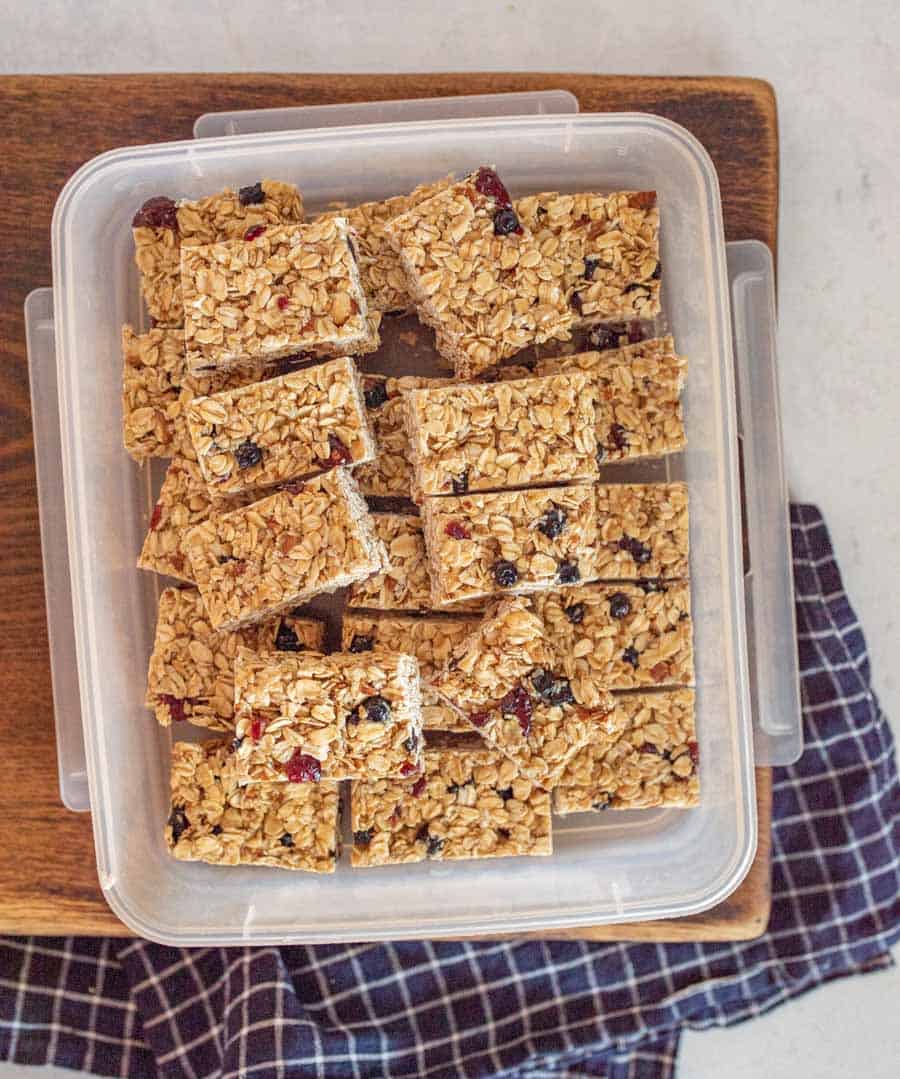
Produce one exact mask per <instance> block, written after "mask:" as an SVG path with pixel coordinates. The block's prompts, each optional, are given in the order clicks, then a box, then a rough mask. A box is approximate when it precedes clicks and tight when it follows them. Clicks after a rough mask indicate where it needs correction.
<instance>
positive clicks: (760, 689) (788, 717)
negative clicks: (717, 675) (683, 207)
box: [726, 240, 803, 765]
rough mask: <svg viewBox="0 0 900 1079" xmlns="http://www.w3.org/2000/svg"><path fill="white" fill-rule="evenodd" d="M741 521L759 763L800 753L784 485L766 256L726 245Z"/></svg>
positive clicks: (789, 760)
mask: <svg viewBox="0 0 900 1079" xmlns="http://www.w3.org/2000/svg"><path fill="white" fill-rule="evenodd" d="M726 247H727V258H728V277H729V283H730V288H731V314H732V335H733V341H734V362H735V376H736V377H735V385H736V387H737V407H738V439H739V443H740V452H741V480H742V484H741V486H742V503H743V504H742V513H743V523H744V561H745V565H744V592H745V601H746V611H747V651H748V661H749V667H750V695H751V702H752V706H753V716H754V749H755V757H756V763H757V764H758V765H784V764H793V763H794V761H796V760H797V758H798V757H799V756H800V754H801V753H802V752H803V721H802V713H801V708H800V675H799V668H798V660H797V627H796V620H795V612H794V581H793V569H792V560H791V528H790V517H789V508H788V491H787V483H786V481H785V476H784V464H783V457H782V451H781V444H782V443H781V416H780V405H779V393H778V356H777V349H776V314H775V271H774V266H773V262H772V253H771V251H770V250H769V248H768V247H767V246H766V245H765V244H763V243H760V242H759V241H757V240H744V241H741V242H738V243H729V244H727V245H726Z"/></svg>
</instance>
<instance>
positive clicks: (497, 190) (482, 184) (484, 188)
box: [475, 166, 512, 206]
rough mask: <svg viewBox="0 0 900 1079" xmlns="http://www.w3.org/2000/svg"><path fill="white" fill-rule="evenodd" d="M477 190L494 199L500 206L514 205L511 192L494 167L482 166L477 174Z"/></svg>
mask: <svg viewBox="0 0 900 1079" xmlns="http://www.w3.org/2000/svg"><path fill="white" fill-rule="evenodd" d="M475 190H476V191H477V192H478V193H479V194H480V195H485V196H487V198H489V199H494V200H495V202H496V203H497V205H498V206H512V199H510V197H509V192H508V191H507V190H506V188H505V187H504V185H503V181H502V180H501V179H500V177H499V176H498V175H497V173H496V172H495V171H494V170H493V169H488V168H485V167H483V166H482V168H480V169H479V170H478V172H477V174H476V176H475Z"/></svg>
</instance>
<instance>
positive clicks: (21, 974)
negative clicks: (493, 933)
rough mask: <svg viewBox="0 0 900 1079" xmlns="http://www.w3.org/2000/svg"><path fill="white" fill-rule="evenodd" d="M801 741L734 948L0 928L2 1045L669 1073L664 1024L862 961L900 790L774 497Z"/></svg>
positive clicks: (796, 515)
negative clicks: (325, 941)
mask: <svg viewBox="0 0 900 1079" xmlns="http://www.w3.org/2000/svg"><path fill="white" fill-rule="evenodd" d="M791 520H792V531H793V551H794V577H795V588H796V604H797V629H798V635H799V649H800V667H801V672H802V683H803V685H802V689H803V710H804V722H805V738H806V751H805V753H804V755H803V757H802V758H801V759H800V761H799V762H798V763H797V764H795V765H793V766H792V767H790V768H778V769H775V777H774V778H775V784H774V806H773V817H774V821H773V840H774V842H773V862H772V892H773V907H772V919H771V922H770V925H769V928H768V931H767V932H766V934H765V936H763V937H761V938H760V939H759V940H756V941H752V942H750V943H746V944H706V945H699V944H671V945H654V944H637V945H619V944H588V943H580V942H566V943H544V942H536V941H528V942H524V943H518V944H517V943H496V942H485V943H455V942H446V943H442V942H419V943H399V944H383V945H333V946H322V947H315V948H306V947H289V948H232V949H222V948H205V949H194V950H181V949H177V948H166V947H162V946H160V945H156V944H150V943H147V942H145V941H140V940H132V941H124V940H110V939H101V940H94V939H87V938H60V939H46V938H36V937H31V938H6V939H0V1058H5V1059H7V1060H14V1061H18V1062H21V1063H26V1064H44V1063H52V1064H57V1065H64V1066H67V1067H70V1068H80V1069H83V1070H85V1071H89V1072H95V1073H97V1074H98V1075H121V1076H145V1075H146V1076H151V1075H165V1076H229V1077H232V1076H233V1077H238V1076H246V1075H253V1076H260V1077H263V1076H270V1075H293V1076H327V1077H329V1079H330V1077H337V1076H356V1077H369V1076H442V1077H443V1076H467V1077H468V1076H497V1075H502V1076H521V1077H532V1079H534V1077H538V1076H542V1077H550V1076H557V1077H562V1076H566V1077H570V1079H571V1077H574V1076H605V1077H608V1079H649V1077H651V1076H652V1077H656V1076H663V1077H665V1076H670V1075H672V1073H673V1071H674V1066H675V1059H676V1055H677V1051H678V1040H679V1034H680V1032H681V1030H682V1029H684V1028H685V1027H690V1028H692V1029H698V1028H704V1027H710V1026H724V1025H728V1024H729V1023H734V1022H737V1021H738V1020H742V1019H747V1018H749V1017H751V1016H754V1015H759V1014H760V1013H762V1012H765V1011H768V1010H769V1009H770V1008H773V1007H775V1006H776V1005H778V1004H781V1003H782V1002H784V1001H785V1000H788V999H790V998H791V997H794V996H797V995H798V994H800V993H803V992H805V991H806V990H807V989H810V988H812V987H813V986H816V985H819V984H821V983H822V982H824V981H827V980H829V979H832V978H839V977H843V976H845V975H848V974H859V973H862V972H865V971H869V970H874V969H880V968H882V967H886V966H888V965H889V964H890V963H891V958H890V954H889V951H888V949H889V947H890V946H891V944H892V943H893V942H894V941H896V940H897V939H898V937H900V901H898V894H900V786H898V779H897V770H896V762H895V758H894V746H893V741H892V738H891V733H890V728H889V727H888V724H887V722H886V720H885V718H884V716H883V715H882V714H881V712H880V710H879V707H878V703H877V701H876V700H875V697H874V695H873V694H872V690H871V688H870V685H869V662H868V659H867V656H866V647H865V641H864V639H863V634H862V630H861V629H860V626H859V623H858V622H857V620H856V616H855V615H854V613H853V610H852V608H851V607H850V604H849V602H848V600H847V598H846V596H845V595H844V592H843V586H842V584H841V577H840V574H839V572H838V568H837V565H836V564H835V561H834V556H833V553H832V550H831V545H830V542H829V539H828V533H827V531H826V528H825V525H824V523H823V521H822V518H821V516H820V515H819V513H818V511H817V510H816V509H815V508H814V507H812V506H795V507H793V508H792V517H791Z"/></svg>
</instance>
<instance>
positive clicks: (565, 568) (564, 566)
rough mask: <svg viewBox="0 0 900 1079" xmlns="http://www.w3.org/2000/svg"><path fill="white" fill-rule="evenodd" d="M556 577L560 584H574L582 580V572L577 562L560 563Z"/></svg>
mask: <svg viewBox="0 0 900 1079" xmlns="http://www.w3.org/2000/svg"><path fill="white" fill-rule="evenodd" d="M556 576H557V579H558V580H559V583H560V584H574V583H575V582H576V581H580V580H581V570H580V569H579V568H578V563H577V562H569V561H566V562H560V563H559V565H558V566H557V568H556Z"/></svg>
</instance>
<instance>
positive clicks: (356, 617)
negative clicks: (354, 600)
mask: <svg viewBox="0 0 900 1079" xmlns="http://www.w3.org/2000/svg"><path fill="white" fill-rule="evenodd" d="M479 622H480V619H479V618H460V619H456V618H454V619H449V618H441V617H437V618H435V617H432V618H414V617H411V616H410V615H381V616H379V617H374V618H373V617H372V616H370V615H361V614H345V615H344V624H343V631H342V637H341V648H343V649H344V651H349V652H354V653H360V652H370V651H372V649H374V650H375V651H379V652H408V653H410V655H413V656H415V657H416V659H417V660H418V662H419V671H420V673H421V676H422V726H423V727H424V729H425V730H426V731H428V730H436V731H463V732H468V731H471V729H472V728H471V726H470V725H469V723H468V722H467V721H466V720H465V719H463V718H462V717H461V716H459V715H457V713H456V712H455V711H453V709H452V708H448V707H447V705H445V704H444V703H443V702H442V701H441V700H440V699H439V697H438V696H437V694H436V693H435V692H434V690H433V689H431V687H430V686H429V685H428V684H427V683H428V681H429V679H431V678H433V677H434V676H435V675H436V674H437V672H438V671H439V670H440V668H441V667H443V666H444V664H445V663H446V662H447V660H448V659H449V657H450V652H451V650H452V649H453V648H454V647H455V646H456V645H457V644H459V642H460V641H462V640H464V639H465V638H466V637H468V636H469V635H470V634H472V633H473V632H474V631H475V629H477V627H478V624H479Z"/></svg>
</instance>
